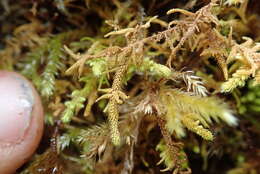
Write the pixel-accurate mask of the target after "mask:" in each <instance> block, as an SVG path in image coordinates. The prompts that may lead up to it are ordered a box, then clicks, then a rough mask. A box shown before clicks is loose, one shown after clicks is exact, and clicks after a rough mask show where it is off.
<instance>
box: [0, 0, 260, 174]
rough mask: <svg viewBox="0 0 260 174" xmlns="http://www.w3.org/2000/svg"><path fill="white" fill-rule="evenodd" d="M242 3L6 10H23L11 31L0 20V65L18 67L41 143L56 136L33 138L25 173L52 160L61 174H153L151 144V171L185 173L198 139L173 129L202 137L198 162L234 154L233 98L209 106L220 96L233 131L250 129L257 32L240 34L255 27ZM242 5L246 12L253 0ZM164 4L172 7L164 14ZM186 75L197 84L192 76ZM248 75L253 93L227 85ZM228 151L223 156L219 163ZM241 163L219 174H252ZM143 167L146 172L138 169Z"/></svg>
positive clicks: (85, 1)
mask: <svg viewBox="0 0 260 174" xmlns="http://www.w3.org/2000/svg"><path fill="white" fill-rule="evenodd" d="M5 2H8V1H5ZM248 3H249V1H248V0H211V1H197V0H189V1H180V0H179V1H176V3H173V2H171V1H167V0H166V1H162V2H161V1H151V3H148V4H146V3H145V5H144V4H143V2H141V1H140V2H139V1H119V0H113V1H101V0H95V1H90V0H73V1H64V0H55V1H53V3H44V2H43V1H39V0H38V1H35V2H33V3H32V2H28V4H29V5H28V4H27V3H26V4H27V6H24V3H21V2H17V7H21V9H24V10H21V12H20V10H18V11H19V13H17V15H18V17H19V18H17V19H19V20H18V22H17V24H15V25H17V26H12V25H11V24H10V22H9V18H6V17H5V16H1V14H0V22H1V20H2V18H3V19H5V22H3V23H7V25H6V28H7V29H8V28H14V31H13V33H8V32H7V31H6V29H5V30H3V31H4V32H5V34H4V38H0V46H1V45H2V43H4V47H5V48H4V49H3V50H1V51H0V59H1V62H0V67H1V68H3V69H9V70H10V69H14V70H18V71H21V73H22V74H24V75H25V76H26V77H28V78H29V79H31V80H32V83H33V84H34V85H35V86H36V88H37V90H38V91H39V93H40V96H41V98H42V99H43V104H44V110H45V112H46V113H45V124H48V127H47V128H46V132H48V134H49V132H51V131H52V130H53V129H54V130H55V131H56V132H54V133H53V134H54V135H55V136H54V138H53V137H52V138H47V141H52V142H53V140H58V142H57V143H56V144H55V143H54V145H53V143H51V145H49V144H48V143H45V142H46V139H45V140H44V141H43V142H44V143H42V144H44V145H42V146H43V149H45V152H43V153H42V154H39V155H35V156H34V158H33V162H32V163H31V164H30V165H28V167H27V166H25V168H26V169H25V171H26V172H29V173H34V172H35V171H37V170H38V169H39V168H41V165H42V166H44V168H45V169H46V172H45V173H43V174H46V173H48V172H49V173H50V171H51V170H52V169H53V168H55V166H57V167H59V166H62V164H61V163H60V161H62V162H63V163H64V164H65V165H67V166H68V167H64V168H63V167H60V168H59V170H60V171H62V173H64V174H66V173H71V174H74V173H80V174H81V173H87V174H90V173H100V174H102V173H121V174H131V173H132V172H133V171H134V172H136V173H147V171H148V170H149V172H150V171H151V173H157V171H158V170H156V168H155V167H154V166H152V165H150V164H149V162H150V161H149V160H147V156H146V155H147V154H148V155H149V156H148V158H150V155H153V154H154V149H153V148H154V146H155V144H157V146H156V150H157V151H158V152H159V156H160V158H161V161H160V162H159V164H161V163H162V162H163V163H164V164H165V166H166V169H165V170H162V171H173V173H174V174H177V173H179V174H189V173H191V171H190V169H189V166H188V162H187V156H189V155H190V154H188V155H187V156H186V153H185V151H184V149H186V147H191V149H194V147H197V148H198V147H199V146H200V142H201V139H199V138H198V137H197V136H192V134H190V136H186V135H187V132H186V130H185V129H188V130H189V131H191V132H194V133H195V134H197V135H199V136H201V137H202V138H203V139H205V140H209V141H213V143H212V144H213V145H211V144H210V143H208V142H207V141H203V143H204V144H203V146H204V150H203V154H202V153H201V154H202V155H201V158H203V159H204V161H206V160H205V158H206V156H208V155H210V152H215V151H218V149H217V148H219V149H221V148H222V147H223V146H225V145H228V146H231V145H233V146H232V147H237V146H238V147H239V148H236V149H235V148H234V149H235V150H234V151H238V150H239V151H241V153H242V152H243V151H245V149H243V148H244V146H245V145H244V144H246V143H247V141H244V139H247V137H243V136H242V135H244V132H240V130H235V128H234V127H235V126H236V125H238V121H237V120H238V119H237V118H236V117H235V115H237V114H236V112H235V110H233V109H232V107H231V106H234V103H235V102H234V100H233V99H234V98H232V97H230V96H228V95H222V98H223V99H220V98H219V93H220V92H222V93H229V92H232V94H233V96H234V97H235V100H236V103H237V107H238V113H240V115H241V118H239V120H241V122H242V125H244V124H245V123H247V121H249V122H250V123H252V124H253V125H254V126H255V127H259V122H258V119H256V118H255V117H251V114H256V113H258V112H259V111H260V110H259V108H260V93H259V92H260V89H259V86H257V84H259V83H260V70H259V67H260V64H259V60H260V53H259V51H260V44H259V43H258V42H257V40H259V38H260V33H259V32H257V31H258V30H257V28H258V26H257V25H256V26H253V25H252V26H251V24H253V23H257V22H259V19H258V17H257V15H256V14H253V13H254V11H253V10H252V11H250V12H247V11H246V9H247V5H248ZM250 3H252V4H253V5H251V6H252V7H251V6H250V8H249V9H251V8H253V6H254V4H255V2H253V1H252V2H250ZM0 6H1V5H0ZM11 6H12V7H13V8H14V9H15V8H16V6H15V5H13V4H12V5H11ZM29 6H30V9H29V8H28V7H29ZM169 7H175V8H173V9H170V10H169V11H168V12H167V11H166V10H168V8H169ZM0 9H2V8H1V7H0ZM4 9H5V8H4ZM11 9H12V8H11ZM49 9H51V10H49ZM158 11H160V12H163V11H165V15H168V16H167V17H163V16H162V15H161V14H157V12H158ZM25 12H26V13H25ZM146 14H149V15H160V16H146ZM1 17H2V18H1ZM14 18H15V16H14ZM20 18H21V19H23V20H20ZM10 19H12V18H10ZM24 19H26V20H24ZM10 21H12V20H10ZM25 21H29V22H28V23H26V22H25ZM21 24H22V25H21ZM0 29H4V28H2V26H0ZM1 32H2V30H0V34H2V33H1ZM245 36H250V37H252V38H248V37H245ZM9 37H10V39H9ZM257 38H258V39H257ZM198 72H199V73H200V74H202V75H203V76H202V77H198V76H196V75H194V74H199V73H198ZM250 78H252V79H253V81H254V82H253V83H254V85H253V84H252V83H251V82H250V83H249V84H248V85H247V86H245V88H243V89H238V87H243V86H244V85H245V84H247V80H248V79H250ZM141 123H142V124H143V125H142V124H141ZM140 125H141V126H140ZM155 125H159V128H160V132H157V130H158V129H155V127H156V126H155ZM226 125H228V126H226ZM211 126H212V127H214V132H216V134H214V136H213V133H212V132H211ZM231 126H233V128H232V127H231ZM255 127H253V129H248V130H246V131H248V132H246V133H245V134H246V136H248V135H250V134H251V133H252V132H253V133H252V135H255V134H259V133H258V131H257V130H254V128H255ZM250 131H251V132H250ZM234 132H236V133H234ZM237 132H238V133H237ZM159 134H161V135H162V138H157V137H160V136H158V135H159ZM233 134H235V135H238V134H239V135H240V136H241V137H240V138H241V139H243V142H236V141H234V140H237V139H235V138H233V137H231V136H229V135H233ZM176 139H177V140H178V141H179V142H178V143H177V142H175V141H176ZM248 139H250V138H248ZM233 141H234V142H233ZM54 142H55V141H54ZM137 142H138V143H137ZM148 142H149V143H150V142H151V144H148ZM181 142H184V143H181ZM230 142H232V143H233V144H232V143H230ZM208 146H210V148H206V147H208ZM232 147H229V149H228V150H227V149H225V148H223V153H225V154H227V156H228V157H230V158H233V156H232V154H231V151H233V149H231V150H230V148H232ZM139 148H140V149H141V150H140V149H139ZM55 149H56V150H55ZM57 149H58V151H57ZM151 152H152V153H151ZM187 152H188V151H187ZM188 153H189V152H188ZM234 153H236V152H234ZM141 155H144V156H141ZM197 155H199V153H198V154H197ZM155 156H156V155H155ZM157 156H158V155H157ZM139 158H140V159H141V160H138V159H139ZM250 158H251V157H250V156H247V157H245V161H244V165H242V167H240V168H242V169H241V170H240V168H238V170H233V171H232V170H230V173H232V172H233V173H236V172H237V171H238V173H239V172H240V171H245V172H247V171H250V170H248V167H247V166H250V167H252V168H255V166H254V165H248V161H247V160H248V159H250ZM97 159H98V160H97ZM253 160H256V159H253ZM147 161H148V162H147ZM151 162H152V160H151ZM192 162H193V161H191V162H190V163H192ZM143 163H145V164H147V165H146V166H147V168H148V169H141V168H142V167H139V166H143ZM191 166H193V165H191ZM199 167H200V166H198V168H199ZM209 168H210V167H209ZM205 169H206V167H205ZM71 170H74V171H71ZM213 170H214V169H212V171H213ZM63 171H64V172H63ZM208 171H210V170H208ZM208 171H207V172H208ZM252 171H254V170H252ZM221 172H222V171H220V172H219V173H221Z"/></svg>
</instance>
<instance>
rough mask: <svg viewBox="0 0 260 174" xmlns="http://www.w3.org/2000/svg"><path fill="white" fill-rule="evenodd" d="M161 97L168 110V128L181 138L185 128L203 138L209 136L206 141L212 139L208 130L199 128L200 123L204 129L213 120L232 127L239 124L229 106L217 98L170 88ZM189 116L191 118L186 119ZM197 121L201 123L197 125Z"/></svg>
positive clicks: (162, 92) (163, 91) (161, 93)
mask: <svg viewBox="0 0 260 174" xmlns="http://www.w3.org/2000/svg"><path fill="white" fill-rule="evenodd" d="M159 96H160V100H161V102H162V103H163V104H164V106H165V107H166V108H167V113H166V119H167V128H168V129H169V131H171V132H172V131H174V132H175V133H176V134H177V136H179V137H181V136H183V135H184V130H183V127H184V126H185V127H187V128H188V129H191V130H192V131H194V132H196V133H198V132H199V133H198V134H199V135H201V136H202V134H205V135H207V136H205V137H204V138H205V139H212V138H210V137H211V135H210V134H209V133H208V130H207V129H206V128H203V127H202V126H199V125H198V124H199V123H201V124H202V125H203V126H204V127H208V124H212V120H214V121H216V122H219V120H222V121H224V122H226V123H227V124H228V125H231V126H233V125H236V124H237V119H236V118H235V117H234V116H233V114H232V112H231V110H230V109H229V107H228V105H227V104H225V103H223V101H221V100H219V99H217V98H215V97H200V96H193V95H189V94H188V93H184V92H182V91H179V90H176V89H169V88H162V89H161V90H160V92H159ZM187 115H189V118H184V117H187ZM191 118H192V119H191ZM196 121H199V122H197V123H196ZM186 125H187V126H186ZM202 130H203V131H202ZM203 132H204V133H203ZM206 132H207V133H206Z"/></svg>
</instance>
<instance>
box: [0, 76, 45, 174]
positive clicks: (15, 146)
mask: <svg viewBox="0 0 260 174" xmlns="http://www.w3.org/2000/svg"><path fill="white" fill-rule="evenodd" d="M43 123H44V122H43V108H42V104H41V100H40V97H39V95H38V94H37V92H36V90H35V88H34V87H33V86H32V84H31V83H30V82H29V81H28V80H26V79H25V78H24V77H22V76H21V75H19V74H17V73H14V72H7V71H0V173H1V174H14V173H15V172H16V170H17V169H18V168H20V167H21V166H22V165H23V164H24V163H25V162H26V161H28V160H29V158H30V157H31V156H32V154H33V153H34V152H35V150H36V148H37V147H38V145H39V142H40V139H41V137H42V133H43Z"/></svg>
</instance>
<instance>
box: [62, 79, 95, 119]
mask: <svg viewBox="0 0 260 174" xmlns="http://www.w3.org/2000/svg"><path fill="white" fill-rule="evenodd" d="M80 81H84V82H85V86H84V87H83V88H82V89H79V90H74V91H73V92H72V94H71V97H72V99H71V100H70V101H66V102H65V106H66V109H65V110H64V112H63V116H62V118H61V120H62V121H63V122H64V123H69V122H70V121H71V118H72V117H73V116H75V115H76V113H77V112H78V111H79V110H80V109H82V108H83V107H84V102H85V101H86V98H87V97H88V96H89V95H90V93H91V92H93V91H94V90H95V88H96V86H97V79H96V78H95V77H93V76H86V77H82V78H81V80H80Z"/></svg>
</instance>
